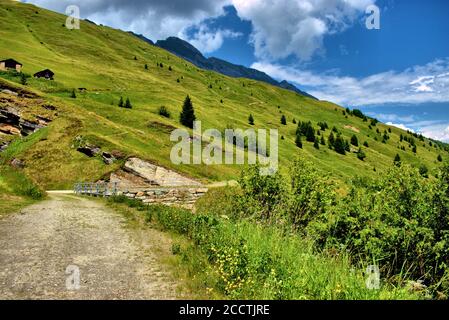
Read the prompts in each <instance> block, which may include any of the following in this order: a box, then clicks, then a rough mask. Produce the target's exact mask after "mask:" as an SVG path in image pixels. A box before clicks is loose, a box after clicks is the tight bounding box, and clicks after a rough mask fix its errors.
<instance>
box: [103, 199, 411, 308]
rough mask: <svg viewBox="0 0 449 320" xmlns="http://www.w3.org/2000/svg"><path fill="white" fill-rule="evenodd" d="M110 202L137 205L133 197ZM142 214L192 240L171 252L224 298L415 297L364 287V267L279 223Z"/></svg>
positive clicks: (156, 209)
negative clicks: (317, 248) (319, 248)
mask: <svg viewBox="0 0 449 320" xmlns="http://www.w3.org/2000/svg"><path fill="white" fill-rule="evenodd" d="M112 201H114V202H124V203H126V204H128V205H132V206H134V207H139V205H137V201H136V200H125V199H121V198H116V199H112ZM134 202H136V204H131V203H134ZM143 214H144V215H145V218H146V220H147V221H151V222H152V223H156V224H157V225H159V226H160V227H161V228H162V229H163V230H166V231H171V232H175V233H177V234H179V235H182V236H184V237H185V238H187V239H189V240H190V243H191V245H182V246H179V245H177V246H176V248H175V249H176V250H174V253H176V254H178V255H180V256H181V257H182V258H181V261H182V263H183V264H184V267H185V268H187V269H189V270H190V273H191V275H192V277H195V278H196V279H197V280H198V279H201V281H203V286H204V287H207V288H210V289H211V290H214V291H215V292H217V293H219V294H221V295H222V296H224V297H226V298H230V299H323V300H324V299H350V300H356V299H357V300H360V299H416V298H418V296H416V295H413V294H411V293H410V292H408V291H407V290H406V289H404V288H395V287H394V286H392V285H390V284H388V283H383V284H382V286H381V288H380V289H379V290H370V289H368V288H367V286H366V284H365V281H366V276H365V275H364V270H365V268H366V266H363V265H360V266H357V267H355V266H354V265H352V264H351V261H350V257H349V256H348V255H347V254H344V253H340V254H334V255H331V254H327V253H325V252H317V251H315V249H314V246H313V243H312V242H311V241H309V240H307V239H304V238H301V237H298V236H297V235H296V234H294V233H288V232H285V231H284V230H283V229H282V228H279V227H278V226H274V225H262V224H255V223H252V222H249V221H237V222H235V221H231V220H229V219H228V218H227V217H218V216H216V215H210V214H197V215H193V214H192V213H191V212H190V211H188V210H184V209H178V208H170V207H166V206H159V205H155V206H149V207H147V209H145V210H144V211H143ZM198 250H199V252H198ZM199 253H200V254H199Z"/></svg>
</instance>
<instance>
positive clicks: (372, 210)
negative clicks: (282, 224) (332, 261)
mask: <svg viewBox="0 0 449 320" xmlns="http://www.w3.org/2000/svg"><path fill="white" fill-rule="evenodd" d="M448 177H449V168H447V167H445V168H444V169H443V170H442V172H441V173H440V176H439V179H438V181H437V182H434V183H432V182H429V180H428V179H425V178H423V177H422V176H421V174H420V173H419V171H418V170H417V169H414V168H411V167H410V166H401V167H393V168H392V169H391V170H390V171H389V172H387V173H386V174H385V176H383V177H381V178H380V179H379V180H378V181H375V182H374V183H372V184H370V185H368V186H364V187H363V186H360V185H357V186H356V185H354V186H353V187H352V188H351V190H350V192H349V194H348V195H347V196H345V197H344V198H342V199H341V200H340V202H339V205H338V206H335V207H333V210H331V211H328V212H327V213H325V214H324V215H322V217H321V218H320V219H317V220H315V221H314V222H313V223H311V224H310V225H309V226H308V231H309V235H311V236H313V237H314V239H315V240H316V243H317V244H318V245H321V247H322V248H324V247H327V248H329V247H332V248H345V249H346V250H349V251H350V252H351V253H352V255H353V256H359V257H362V259H364V260H365V261H369V260H372V261H375V262H376V263H377V264H379V265H380V266H381V270H382V272H383V274H385V275H386V276H387V277H392V278H394V277H397V276H398V275H406V276H407V277H409V278H412V279H415V280H417V279H423V280H425V283H426V285H428V286H431V287H432V288H433V289H435V290H436V289H438V290H442V291H444V292H445V293H447V292H448V290H449V286H448V276H449V275H448V268H447V263H448V261H449V241H448V240H449V214H448V213H449V201H448V199H449V197H448V196H449V179H448Z"/></svg>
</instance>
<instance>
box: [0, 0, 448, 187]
mask: <svg viewBox="0 0 449 320" xmlns="http://www.w3.org/2000/svg"><path fill="white" fill-rule="evenodd" d="M65 20H66V17H65V16H63V15H61V14H57V13H54V12H50V11H47V10H44V9H41V8H37V7H35V6H33V5H28V4H21V3H17V2H15V1H4V0H2V1H1V2H0V38H1V39H2V42H1V45H0V57H1V58H14V59H16V60H18V61H19V62H21V63H22V64H23V72H24V73H25V74H28V75H32V74H34V73H35V72H37V71H40V70H43V69H46V68H49V69H51V70H52V71H54V72H55V80H54V81H47V80H44V79H34V78H32V77H30V78H28V81H27V85H26V86H22V85H20V84H19V82H20V77H19V76H14V75H13V74H6V73H2V74H1V77H2V78H3V79H4V80H3V81H6V82H8V83H13V82H14V83H16V84H17V86H20V87H24V88H27V89H29V90H33V91H34V92H37V93H38V94H40V95H41V96H42V97H43V98H45V99H46V100H48V101H49V102H50V103H52V104H54V105H55V106H57V107H58V117H57V119H56V120H55V121H53V122H52V124H51V125H50V126H49V128H48V134H47V136H46V138H45V140H38V139H37V140H38V141H36V143H34V144H31V145H29V144H27V146H26V148H20V152H18V153H17V154H16V156H17V157H19V158H20V159H22V160H24V161H25V162H26V164H27V166H26V168H25V173H26V174H27V175H28V176H30V177H32V178H33V179H34V180H35V181H36V182H37V183H38V184H39V185H40V186H42V187H43V188H45V189H51V188H68V187H70V186H71V185H72V183H73V182H75V181H79V180H84V181H93V180H96V179H99V178H101V177H102V176H103V175H105V174H107V173H108V172H111V171H113V170H116V169H117V168H118V166H119V164H117V165H113V166H106V165H105V164H104V163H103V162H102V161H101V159H96V158H93V159H90V158H87V157H85V156H84V155H82V154H79V153H77V152H76V150H75V149H74V148H73V143H74V139H75V137H77V136H82V137H84V138H85V139H87V140H88V141H89V142H92V143H95V144H98V145H99V146H101V147H102V149H104V150H120V151H123V152H125V153H126V154H127V155H135V156H139V157H142V158H144V159H146V160H149V161H152V162H154V163H157V164H159V165H162V166H165V167H169V168H172V169H175V170H177V171H179V172H181V173H184V174H187V175H189V176H192V177H195V178H198V179H200V180H202V181H204V182H213V181H223V180H231V179H235V178H236V177H237V176H238V174H239V172H240V171H241V167H240V166H236V165H211V166H206V165H180V166H175V165H173V164H172V163H171V161H170V150H171V147H172V146H173V143H172V142H170V139H169V136H170V132H171V131H172V130H173V129H174V128H181V127H182V126H181V125H180V123H179V113H180V111H181V108H182V103H183V100H184V99H185V97H186V95H189V96H190V97H191V98H192V101H193V105H194V109H195V114H196V117H197V119H198V120H201V121H202V127H203V130H205V129H208V128H215V129H218V130H220V131H223V130H224V129H225V128H241V129H248V128H250V127H252V128H255V129H278V130H279V137H280V139H279V161H280V167H281V170H285V168H288V167H289V166H290V165H291V163H292V161H294V160H295V159H296V158H297V156H298V155H302V156H304V157H305V158H307V159H309V160H311V161H313V163H314V164H315V165H316V167H317V168H318V169H319V170H322V171H323V172H326V173H331V176H332V178H333V179H335V180H336V181H339V182H341V184H342V185H343V186H344V184H345V182H346V181H348V180H350V179H352V178H354V177H355V176H365V177H372V176H375V175H376V174H377V173H378V172H381V171H384V170H385V169H387V168H389V167H391V166H392V163H393V159H394V157H395V155H396V154H399V155H400V157H401V160H402V161H403V162H405V163H409V164H411V165H413V166H415V167H419V166H422V165H425V166H426V167H427V168H428V169H429V171H430V173H433V172H435V169H436V168H437V167H438V165H439V162H438V161H437V157H438V155H439V154H441V155H442V156H443V158H447V157H448V155H447V153H446V152H445V151H444V150H443V149H442V148H443V147H444V146H443V145H441V146H440V145H438V144H435V143H433V144H432V145H431V141H429V140H427V139H424V141H419V140H418V139H415V140H417V153H416V154H415V153H413V152H412V146H410V145H409V143H407V142H404V141H402V142H400V135H401V134H402V135H404V136H408V134H407V133H406V132H404V131H402V130H400V129H397V128H394V127H388V126H386V125H384V124H382V123H378V124H377V125H376V126H375V127H374V126H372V127H371V128H370V127H369V126H370V121H369V120H368V121H363V119H361V118H359V117H356V116H354V115H351V114H346V115H344V109H343V108H342V107H340V106H337V105H335V104H333V103H330V102H324V101H315V100H312V99H309V98H306V97H303V96H300V95H298V94H296V93H293V92H290V91H287V90H283V89H280V88H277V87H273V86H271V85H268V84H265V83H261V82H257V81H253V80H248V79H235V78H230V77H226V76H223V75H221V74H217V73H215V72H210V71H205V70H200V69H198V68H197V67H195V66H193V65H192V64H190V63H188V62H186V61H184V60H182V59H180V58H178V57H176V56H174V55H172V54H170V53H169V52H167V51H165V50H162V49H160V48H158V47H155V46H152V45H149V44H147V43H145V42H143V41H141V40H140V39H138V38H136V37H134V36H132V35H130V34H128V33H126V32H123V31H120V30H115V29H112V28H108V27H105V26H97V25H94V24H92V23H89V22H86V21H81V25H80V29H79V30H69V29H67V28H66V27H65V26H64V24H65ZM161 64H162V65H163V67H161ZM145 65H147V68H145ZM79 88H86V89H87V91H80V90H78V89H79ZM73 90H75V94H76V98H72V97H71V94H72V91H73ZM120 97H123V99H126V98H129V99H130V101H131V104H132V109H124V108H119V107H118V102H119V100H120ZM161 106H165V107H166V108H167V109H168V111H169V112H170V114H171V117H170V118H165V117H162V116H160V115H159V114H158V109H159V108H160V107H161ZM249 114H252V115H253V116H254V119H255V125H254V126H250V125H249V124H248V116H249ZM282 115H285V117H286V119H287V124H286V125H282V124H281V121H280V119H281V116H282ZM294 120H295V122H296V121H302V122H308V121H311V123H312V125H313V126H314V128H315V129H317V130H318V129H319V127H318V125H317V123H318V122H326V123H327V124H328V126H329V129H328V130H326V131H323V132H320V134H321V135H324V137H325V139H326V144H327V138H328V136H329V133H330V130H331V128H333V127H335V128H336V129H337V130H338V132H340V133H341V135H342V137H343V138H344V139H346V140H350V138H351V137H352V136H353V135H356V136H357V138H358V141H359V144H360V145H362V144H363V143H364V142H367V143H368V146H369V147H363V146H362V148H363V151H364V152H365V154H366V158H365V159H364V161H361V160H359V159H358V158H357V155H356V151H357V149H358V148H355V147H352V149H351V152H348V153H347V154H346V155H340V154H337V153H336V152H335V151H334V150H331V149H329V148H328V147H327V145H320V149H319V150H317V149H316V148H314V146H313V143H309V142H306V141H305V140H304V139H303V148H302V149H300V148H298V147H297V146H296V145H295V137H296V135H295V132H296V128H297V125H296V124H295V123H293V122H294ZM377 129H378V130H379V131H380V133H377V132H376V130H377ZM386 130H391V133H388V135H389V137H390V139H389V140H388V141H387V142H386V143H382V135H383V134H384V132H385V131H386ZM281 138H282V139H281ZM318 138H320V137H319V136H318ZM402 147H405V150H402Z"/></svg>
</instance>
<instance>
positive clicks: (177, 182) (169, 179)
mask: <svg viewBox="0 0 449 320" xmlns="http://www.w3.org/2000/svg"><path fill="white" fill-rule="evenodd" d="M124 170H125V171H127V172H130V173H132V174H134V175H136V176H138V177H141V178H143V179H144V180H146V181H150V182H151V183H153V184H154V185H158V186H164V187H181V186H201V183H199V182H198V181H195V180H193V179H190V178H187V177H184V176H182V175H180V174H179V173H177V172H175V171H172V170H168V169H165V168H163V167H159V166H156V165H154V164H152V163H149V162H147V161H144V160H142V159H139V158H130V159H128V160H127V161H126V163H125V166H124Z"/></svg>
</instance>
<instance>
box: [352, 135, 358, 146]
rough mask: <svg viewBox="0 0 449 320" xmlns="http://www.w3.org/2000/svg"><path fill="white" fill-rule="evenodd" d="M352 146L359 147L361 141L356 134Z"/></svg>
mask: <svg viewBox="0 0 449 320" xmlns="http://www.w3.org/2000/svg"><path fill="white" fill-rule="evenodd" d="M351 144H352V145H353V146H355V147H358V146H359V140H358V139H357V136H356V135H355V134H354V135H352V137H351Z"/></svg>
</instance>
